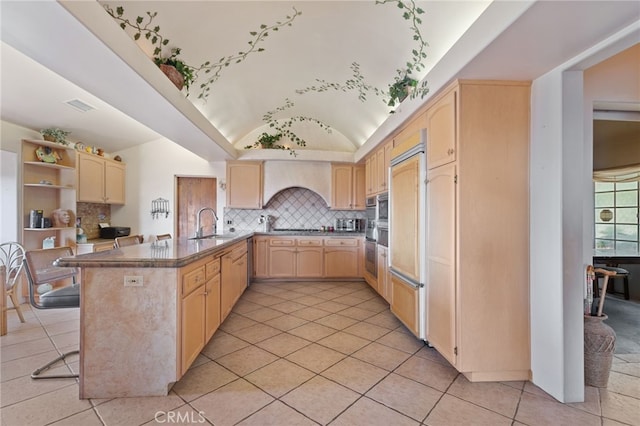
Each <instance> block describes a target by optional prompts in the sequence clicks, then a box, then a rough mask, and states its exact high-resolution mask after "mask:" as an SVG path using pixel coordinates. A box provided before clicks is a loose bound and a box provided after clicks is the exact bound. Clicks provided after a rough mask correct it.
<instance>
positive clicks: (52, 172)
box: [19, 139, 76, 290]
mask: <svg viewBox="0 0 640 426" xmlns="http://www.w3.org/2000/svg"><path fill="white" fill-rule="evenodd" d="M19 161H20V165H21V170H20V174H19V179H20V195H21V196H20V197H19V202H20V210H19V211H20V213H19V221H20V228H21V229H22V234H21V235H22V240H21V241H20V242H21V243H22V245H23V246H24V248H25V249H27V250H33V249H39V248H42V247H43V240H45V239H50V238H52V237H53V241H54V244H55V246H71V247H75V244H76V229H75V223H74V222H73V220H74V216H75V211H76V154H75V150H74V149H73V148H71V147H68V146H65V145H60V144H57V143H52V142H45V141H43V140H27V139H24V140H22V143H21V149H20V151H19ZM54 216H55V217H54ZM49 241H51V239H50V240H49ZM24 289H25V290H26V287H24Z"/></svg>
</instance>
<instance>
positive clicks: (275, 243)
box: [269, 238, 296, 247]
mask: <svg viewBox="0 0 640 426" xmlns="http://www.w3.org/2000/svg"><path fill="white" fill-rule="evenodd" d="M269 245H270V246H272V247H292V246H295V245H296V240H295V238H273V239H270V240H269Z"/></svg>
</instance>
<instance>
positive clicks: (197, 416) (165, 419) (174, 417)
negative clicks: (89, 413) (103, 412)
mask: <svg viewBox="0 0 640 426" xmlns="http://www.w3.org/2000/svg"><path fill="white" fill-rule="evenodd" d="M162 424H164V425H172V426H173V425H198V424H207V419H206V418H205V417H204V414H203V413H200V412H198V410H195V409H193V408H192V407H190V406H189V405H186V404H185V405H183V406H182V407H177V408H174V409H172V410H170V411H158V412H157V413H155V414H154V417H153V420H150V421H148V422H147V423H144V425H145V426H158V425H162ZM107 426H109V425H107Z"/></svg>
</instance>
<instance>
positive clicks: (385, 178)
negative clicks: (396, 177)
mask: <svg viewBox="0 0 640 426" xmlns="http://www.w3.org/2000/svg"><path fill="white" fill-rule="evenodd" d="M392 148H393V141H392V140H389V141H387V142H385V143H383V144H382V145H381V146H379V147H378V148H377V149H375V150H374V151H373V152H371V154H369V156H367V159H366V163H365V167H366V183H367V184H366V196H367V197H370V196H373V195H376V194H380V193H383V192H387V191H388V190H389V165H390V163H391V149H392Z"/></svg>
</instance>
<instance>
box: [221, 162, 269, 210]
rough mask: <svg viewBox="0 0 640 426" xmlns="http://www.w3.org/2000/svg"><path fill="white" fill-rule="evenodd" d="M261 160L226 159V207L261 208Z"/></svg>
mask: <svg viewBox="0 0 640 426" xmlns="http://www.w3.org/2000/svg"><path fill="white" fill-rule="evenodd" d="M262 174H263V172H262V162H260V161H258V162H255V161H253V162H251V161H227V207H229V208H237V209H261V208H262V191H263V189H262V183H263V176H262Z"/></svg>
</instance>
